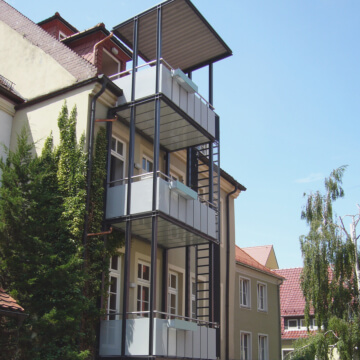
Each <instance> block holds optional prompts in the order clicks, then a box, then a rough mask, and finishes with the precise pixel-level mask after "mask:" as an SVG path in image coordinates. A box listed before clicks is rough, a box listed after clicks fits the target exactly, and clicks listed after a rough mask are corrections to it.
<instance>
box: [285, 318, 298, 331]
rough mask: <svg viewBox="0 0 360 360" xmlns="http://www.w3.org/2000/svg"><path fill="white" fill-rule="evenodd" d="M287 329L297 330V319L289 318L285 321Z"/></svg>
mask: <svg viewBox="0 0 360 360" xmlns="http://www.w3.org/2000/svg"><path fill="white" fill-rule="evenodd" d="M287 328H288V330H297V329H298V320H297V319H289V320H288V321H287Z"/></svg>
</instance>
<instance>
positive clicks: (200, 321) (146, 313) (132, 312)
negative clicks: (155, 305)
mask: <svg viewBox="0 0 360 360" xmlns="http://www.w3.org/2000/svg"><path fill="white" fill-rule="evenodd" d="M150 313H151V311H150V310H147V311H128V312H127V313H126V315H149V314H150ZM153 313H154V314H159V315H163V316H166V318H167V320H169V319H170V318H176V319H184V320H187V321H191V322H196V323H197V324H204V325H206V326H210V325H213V326H214V327H219V326H220V324H219V323H218V322H212V321H206V320H201V319H196V318H192V317H189V316H183V315H174V314H170V313H167V312H163V311H158V310H154V311H153ZM103 316H123V313H107V314H104V315H103Z"/></svg>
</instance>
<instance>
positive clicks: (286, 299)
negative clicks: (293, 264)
mask: <svg viewBox="0 0 360 360" xmlns="http://www.w3.org/2000/svg"><path fill="white" fill-rule="evenodd" d="M274 272H276V273H277V274H278V275H281V276H283V277H284V278H285V281H284V282H283V283H282V285H281V286H280V313H281V316H292V315H293V316H300V315H304V309H305V298H304V295H303V293H302V290H301V286H300V276H301V272H302V268H293V269H278V270H274Z"/></svg>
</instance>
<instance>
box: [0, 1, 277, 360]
mask: <svg viewBox="0 0 360 360" xmlns="http://www.w3.org/2000/svg"><path fill="white" fill-rule="evenodd" d="M0 50H1V51H0V63H1V64H2V70H1V71H2V72H3V74H2V75H3V76H5V77H6V78H8V79H11V81H14V83H15V86H14V89H15V90H16V91H17V92H18V94H20V95H21V97H23V98H24V99H25V100H26V101H25V102H23V103H19V104H17V105H16V106H15V113H14V114H13V119H12V128H11V135H10V139H9V144H10V148H12V149H14V148H15V147H16V138H17V134H19V132H20V131H21V129H22V128H23V127H24V126H25V127H27V128H28V130H29V133H30V136H31V140H32V141H34V142H35V143H36V144H37V148H36V151H37V152H40V151H41V147H42V144H43V142H44V140H45V139H46V137H47V136H48V135H49V134H50V132H51V131H52V132H53V136H54V140H55V143H56V142H57V141H58V137H59V134H58V130H57V116H58V114H59V112H60V110H61V107H62V105H63V104H64V101H65V100H66V102H67V105H68V107H69V108H72V107H73V106H74V105H76V106H77V113H78V117H77V118H78V124H77V133H78V134H79V136H80V134H81V133H85V136H86V146H87V148H88V150H89V154H90V157H89V160H90V161H91V153H92V149H93V139H94V136H95V134H96V132H97V131H98V129H99V128H100V127H101V126H104V127H106V131H107V138H108V172H107V185H106V197H105V204H104V205H105V208H106V219H105V224H106V227H107V228H110V227H112V228H114V229H115V231H121V232H123V233H124V236H125V246H124V248H123V249H120V253H121V255H120V256H116V257H113V258H112V259H111V262H110V287H109V297H108V299H107V302H106V303H105V302H103V306H104V307H105V308H106V309H107V315H106V316H105V317H104V318H103V319H102V320H101V325H100V339H99V357H100V358H108V357H111V358H113V359H117V358H124V356H126V357H142V358H145V357H146V358H148V357H149V356H154V357H166V358H171V357H172V358H179V357H181V358H184V357H189V358H199V359H200V358H201V359H216V358H218V357H219V358H222V359H229V358H231V359H234V358H237V357H238V356H239V347H237V346H236V343H233V342H232V341H229V336H228V335H229V334H235V332H236V331H238V330H236V329H237V328H238V326H239V324H238V321H237V319H239V317H240V315H238V314H237V311H238V310H239V311H241V309H239V308H238V307H237V306H236V305H237V304H238V296H239V295H238V293H239V291H238V288H236V287H234V286H233V284H236V283H237V282H238V280H236V279H237V276H238V275H237V274H238V273H237V270H236V269H237V267H238V266H240V265H239V264H238V263H235V262H234V259H235V221H234V200H235V199H236V198H237V196H238V195H239V194H240V193H241V192H242V191H245V190H246V189H245V187H244V186H242V185H241V184H240V183H239V182H238V181H236V180H235V179H234V178H233V177H231V176H230V175H229V174H228V173H226V172H225V171H223V170H221V168H220V155H219V154H220V137H219V125H220V116H219V114H217V113H216V112H215V109H214V106H213V105H214V99H213V94H214V89H213V81H212V79H213V71H214V67H213V64H214V63H215V62H217V61H220V60H223V59H225V58H227V57H229V56H231V55H232V52H231V49H230V48H229V47H228V46H227V44H226V43H225V42H224V41H223V40H222V39H221V37H220V36H219V35H218V34H217V33H216V31H215V30H214V29H213V28H212V27H211V25H210V24H209V23H208V22H207V21H206V19H205V18H204V17H203V16H202V15H201V13H200V12H199V11H198V10H197V9H196V8H195V6H194V5H193V4H192V3H191V1H189V0H167V1H164V2H162V3H161V4H159V5H157V6H155V7H153V8H151V9H149V10H147V11H145V12H143V13H141V14H138V15H137V16H135V17H134V18H132V19H129V20H127V21H124V22H122V23H120V24H119V25H117V26H115V27H114V28H113V30H112V32H111V33H110V32H109V31H108V30H106V29H105V27H104V26H103V24H99V25H97V26H95V27H93V28H91V29H88V30H85V31H82V32H79V31H77V29H76V28H75V27H73V26H72V25H71V24H69V23H67V22H66V20H65V19H63V18H62V17H61V16H60V15H59V14H58V13H56V14H55V15H54V16H53V17H51V18H49V19H46V20H44V21H42V22H40V23H39V25H36V24H34V23H33V22H32V21H31V20H29V19H27V18H26V17H25V16H23V15H22V14H21V13H19V12H18V11H16V10H15V9H14V8H13V7H11V6H10V5H9V4H7V3H6V2H5V1H3V0H0ZM129 60H132V67H131V68H130V69H127V70H126V62H127V61H129ZM140 60H141V61H142V62H141V65H139V63H140ZM219 66H220V65H219ZM203 67H207V68H208V70H209V86H208V88H209V93H208V94H207V95H208V96H206V95H205V96H204V94H202V95H200V94H199V90H198V87H197V85H196V84H195V83H194V82H193V81H192V79H191V78H192V73H193V72H195V71H196V70H198V69H200V68H203ZM29 84H31V86H30V85H29ZM205 97H206V98H207V100H205ZM90 175H91V173H90ZM241 266H242V265H241ZM245 267H246V266H245ZM249 271H250V270H249ZM251 271H252V270H251ZM254 271H255V272H257V277H256V276H254V279H260V280H261V281H263V283H264V284H265V285H266V286H267V287H268V294H269V304H270V303H272V301H273V300H271V301H270V298H271V299H272V298H273V292H275V290H274V289H275V287H276V286H277V285H275V283H276V281H278V282H279V281H280V277H279V276H277V275H274V274H273V275H271V274H270V273H269V272H265V271H264V272H262V270H260V269H259V268H258V269H257V270H254ZM254 281H255V280H254ZM256 281H257V280H256ZM273 288H274V289H273ZM255 308H256V306H255ZM276 311H277V310H276V309H275V310H274V313H275V312H276ZM234 312H236V315H234ZM272 313H273V310H272V309H271V311H270V308H269V311H267V313H266V314H267V315H265V312H264V313H261V312H259V313H258V314H257V316H260V317H261V316H262V315H265V316H267V317H268V318H272ZM239 314H240V313H239ZM254 316H255V313H254ZM257 321H258V320H257ZM239 331H240V329H239ZM266 331H267V330H266ZM256 336H258V335H256ZM269 336H270V335H269ZM239 337H240V332H239ZM239 337H238V338H237V340H239ZM264 339H265V338H261V341H262V344H263V345H264V346H263V348H264V349H265V342H264V341H265V340H264ZM271 343H272V339H271V337H269V344H271ZM264 354H265V353H264ZM269 354H270V355H271V357H266V356H267V355H269ZM266 356H265V355H264V357H263V358H262V359H268V360H270V359H272V350H271V349H270V350H269V353H266Z"/></svg>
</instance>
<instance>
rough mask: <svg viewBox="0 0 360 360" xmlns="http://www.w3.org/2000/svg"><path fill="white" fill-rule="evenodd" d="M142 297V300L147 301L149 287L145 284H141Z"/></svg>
mask: <svg viewBox="0 0 360 360" xmlns="http://www.w3.org/2000/svg"><path fill="white" fill-rule="evenodd" d="M142 299H143V300H144V301H149V288H148V287H147V286H143V296H142Z"/></svg>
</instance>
